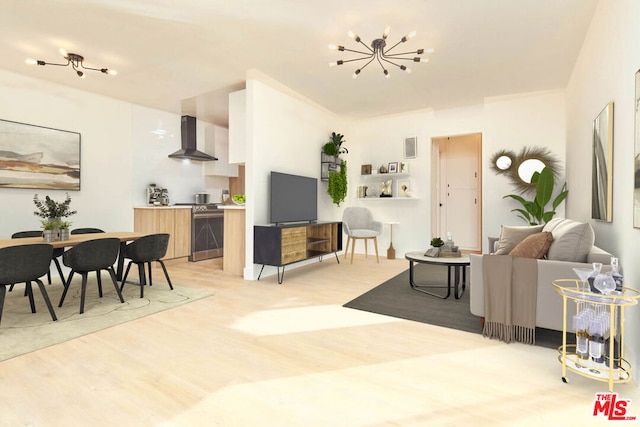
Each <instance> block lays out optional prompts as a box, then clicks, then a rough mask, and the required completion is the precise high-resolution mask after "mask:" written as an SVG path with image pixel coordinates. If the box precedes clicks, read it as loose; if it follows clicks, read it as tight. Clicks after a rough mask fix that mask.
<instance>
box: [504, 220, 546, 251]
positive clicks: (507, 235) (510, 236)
mask: <svg viewBox="0 0 640 427" xmlns="http://www.w3.org/2000/svg"><path fill="white" fill-rule="evenodd" d="M542 227H543V226H542V225H532V226H520V227H518V226H509V225H503V226H501V227H500V239H498V247H497V248H496V251H495V254H496V255H509V252H511V251H512V250H513V248H515V247H516V245H517V244H518V243H520V242H522V241H523V240H524V239H526V238H527V237H529V236H531V235H532V234H535V233H539V232H541V231H542Z"/></svg>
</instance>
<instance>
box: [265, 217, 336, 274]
mask: <svg viewBox="0 0 640 427" xmlns="http://www.w3.org/2000/svg"><path fill="white" fill-rule="evenodd" d="M341 250H342V222H340V221H335V222H314V223H310V224H275V225H256V226H255V227H254V228H253V262H255V263H256V264H262V268H261V269H260V274H258V280H260V276H262V271H263V270H264V266H265V265H271V266H274V267H277V268H278V283H279V284H282V281H283V280H284V270H285V267H286V266H287V265H289V264H293V263H296V262H300V261H305V260H308V259H311V258H319V259H320V261H322V257H323V256H324V255H329V254H334V255H335V257H336V261H337V262H338V264H339V263H340V260H339V258H338V251H341ZM281 268H282V272H281V271H280V269H281Z"/></svg>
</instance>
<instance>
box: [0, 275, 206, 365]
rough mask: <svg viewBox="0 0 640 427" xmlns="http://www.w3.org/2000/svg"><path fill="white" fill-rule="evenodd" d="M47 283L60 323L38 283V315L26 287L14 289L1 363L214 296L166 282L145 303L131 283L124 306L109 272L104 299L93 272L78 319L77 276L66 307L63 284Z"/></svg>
mask: <svg viewBox="0 0 640 427" xmlns="http://www.w3.org/2000/svg"><path fill="white" fill-rule="evenodd" d="M43 283H45V286H46V289H47V293H48V294H49V298H50V299H51V304H52V305H53V308H54V310H55V312H56V315H57V316H58V321H56V322H54V321H52V320H51V316H50V315H49V311H48V310H47V307H46V305H45V303H44V299H43V298H42V294H41V293H40V289H39V288H38V286H37V285H36V283H33V284H32V285H33V297H34V300H35V304H36V313H31V309H30V307H29V299H28V298H27V297H26V296H24V288H25V284H24V283H21V284H16V286H15V287H14V289H13V291H12V292H7V294H6V299H5V304H4V310H3V313H2V322H1V323H0V361H2V360H6V359H10V358H12V357H16V356H19V355H21V354H24V353H29V352H31V351H35V350H39V349H41V348H45V347H49V346H51V345H54V344H58V343H61V342H64V341H67V340H70V339H73V338H77V337H80V336H82V335H86V334H89V333H91V332H95V331H99V330H101V329H106V328H109V327H111V326H115V325H119V324H121V323H125V322H128V321H130V320H134V319H139V318H141V317H144V316H148V315H150V314H154V313H158V312H161V311H164V310H168V309H170V308H174V307H178V306H181V305H184V304H187V303H190V302H193V301H196V300H198V299H201V298H204V297H208V296H211V295H213V292H210V291H205V290H201V289H191V288H187V287H183V286H176V285H175V284H174V285H173V288H174V290H173V291H172V290H170V289H169V285H167V283H166V282H160V281H157V280H154V283H153V286H151V287H149V286H145V289H144V298H140V287H139V286H137V285H136V284H130V283H127V284H126V285H125V287H124V289H123V292H122V296H123V298H124V301H125V302H124V304H123V303H121V302H120V300H119V299H118V296H117V294H116V291H115V289H114V287H113V283H112V282H111V279H109V277H108V274H107V273H106V272H105V273H103V275H102V288H103V297H102V298H99V297H98V285H97V281H96V275H95V273H91V274H90V275H89V281H88V283H87V295H86V300H85V308H84V313H83V314H79V311H80V286H81V283H82V282H81V278H80V276H79V275H76V276H74V278H73V281H72V283H71V288H70V289H69V292H68V293H67V296H66V297H65V300H64V304H63V306H62V307H58V302H59V301H60V296H61V295H62V289H63V285H62V283H61V282H60V279H59V278H58V280H57V281H55V280H54V281H53V283H52V284H51V285H48V284H47V283H46V278H45V280H44V282H43Z"/></svg>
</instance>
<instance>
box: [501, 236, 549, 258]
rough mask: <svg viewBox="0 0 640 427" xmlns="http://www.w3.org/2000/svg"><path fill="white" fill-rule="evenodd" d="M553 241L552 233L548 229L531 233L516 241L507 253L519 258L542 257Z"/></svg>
mask: <svg viewBox="0 0 640 427" xmlns="http://www.w3.org/2000/svg"><path fill="white" fill-rule="evenodd" d="M551 242H553V234H551V233H550V232H548V231H541V232H540V233H536V234H532V235H531V236H529V237H527V238H525V239H524V240H523V241H522V242H520V243H518V244H517V245H516V247H515V248H513V250H512V251H511V252H509V255H511V256H517V257H520V258H536V259H542V258H544V256H545V255H546V254H547V251H548V250H549V247H550V246H551Z"/></svg>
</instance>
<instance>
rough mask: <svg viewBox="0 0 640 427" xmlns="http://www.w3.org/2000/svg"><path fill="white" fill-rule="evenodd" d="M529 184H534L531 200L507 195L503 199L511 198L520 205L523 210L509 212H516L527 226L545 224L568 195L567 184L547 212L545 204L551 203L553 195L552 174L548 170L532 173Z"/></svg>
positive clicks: (515, 195) (553, 183) (553, 181)
mask: <svg viewBox="0 0 640 427" xmlns="http://www.w3.org/2000/svg"><path fill="white" fill-rule="evenodd" d="M531 183H532V184H535V186H536V187H535V188H536V194H535V197H534V199H533V200H526V199H525V198H524V197H522V196H520V195H517V194H507V195H506V196H503V199H506V198H511V199H514V200H517V201H518V202H520V204H522V207H523V208H517V209H511V212H518V213H519V214H520V215H518V217H519V218H522V219H523V220H524V221H525V222H527V223H528V224H529V225H538V224H546V223H547V222H549V221H550V220H551V219H552V218H553V217H554V215H555V214H556V208H557V207H558V206H559V205H560V203H562V202H563V201H564V200H565V199H566V198H567V195H568V194H569V191H568V190H567V184H566V183H565V184H564V185H563V186H562V188H561V189H560V192H559V193H558V195H557V196H556V197H555V198H554V199H553V201H552V202H551V210H547V204H548V203H549V202H550V201H551V196H552V195H553V187H554V186H555V180H554V178H553V172H552V171H551V169H549V168H546V167H545V168H544V169H542V171H541V172H534V174H533V175H532V176H531Z"/></svg>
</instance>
